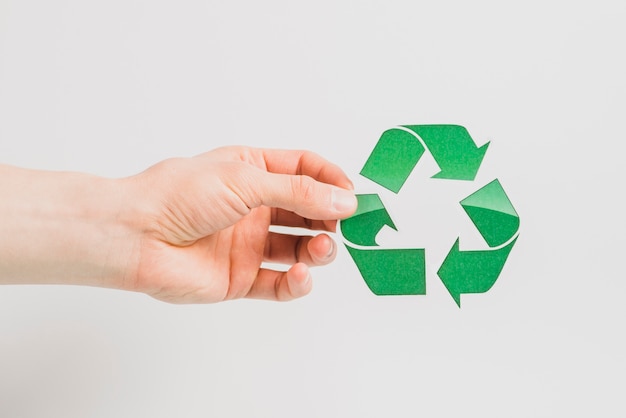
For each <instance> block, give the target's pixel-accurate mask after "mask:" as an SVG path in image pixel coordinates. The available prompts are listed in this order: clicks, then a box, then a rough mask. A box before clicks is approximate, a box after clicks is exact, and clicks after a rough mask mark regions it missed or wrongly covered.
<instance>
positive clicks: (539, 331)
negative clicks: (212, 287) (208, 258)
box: [0, 0, 626, 417]
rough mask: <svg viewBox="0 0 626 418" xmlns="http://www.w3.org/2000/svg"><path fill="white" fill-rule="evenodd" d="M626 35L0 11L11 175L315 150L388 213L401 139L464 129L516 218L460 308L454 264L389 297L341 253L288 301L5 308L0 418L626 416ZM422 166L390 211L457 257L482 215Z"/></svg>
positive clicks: (361, 14) (565, 14)
mask: <svg viewBox="0 0 626 418" xmlns="http://www.w3.org/2000/svg"><path fill="white" fill-rule="evenodd" d="M625 21H626V3H624V2H623V1H621V0H616V1H595V2H582V1H545V0H542V1H533V0H531V1H526V2H516V3H512V2H501V1H485V0H477V1H472V2H467V1H431V2H425V1H404V2H402V1H380V2H374V1H362V0H361V1H356V0H355V1H316V2H307V3H304V2H294V1H264V2H255V1H247V2H238V1H230V2H226V1H223V2H217V1H191V0H181V1H163V0H144V1H140V0H123V1H122V0H108V1H84V0H74V1H70V0H55V1H43V0H19V1H18V0H15V1H13V0H0V161H1V162H2V163H9V164H14V165H20V166H25V167H32V168H41V169H54V170H79V171H88V172H91V173H95V174H99V175H103V176H108V177H119V176H126V175H131V174H134V173H137V172H139V171H141V170H143V169H145V168H146V167H148V166H149V165H151V164H153V163H155V162H157V161H159V160H161V159H164V158H167V157H172V156H191V155H195V154H197V153H200V152H203V151H207V150H210V149H212V148H215V147H218V146H221V145H226V144H246V145H252V146H263V147H281V148H308V149H311V150H314V151H316V152H318V153H320V154H322V155H324V156H325V157H327V158H329V159H331V160H333V161H334V162H336V163H338V164H339V165H341V166H342V167H343V168H344V169H345V170H346V172H348V173H349V174H350V175H351V176H352V177H353V179H354V180H355V182H356V183H357V185H358V187H359V190H360V191H373V190H377V189H376V188H375V187H372V185H371V184H370V183H367V182H365V181H363V180H362V179H359V176H358V172H359V171H360V169H361V167H362V165H363V163H364V162H365V160H366V159H367V157H368V155H369V152H370V151H371V149H372V148H373V146H374V145H375V143H376V141H377V139H378V137H379V135H380V134H381V133H382V132H383V131H384V130H385V129H387V128H389V127H392V126H395V125H398V124H420V123H456V124H461V125H464V126H466V127H467V128H468V129H469V131H470V133H471V134H472V135H473V137H474V139H475V140H476V142H477V143H478V144H479V145H481V144H483V143H485V142H487V141H491V145H490V148H489V151H488V152H487V156H486V158H485V163H484V167H483V169H481V172H480V174H479V179H477V183H481V182H482V183H481V184H484V183H486V182H488V181H490V180H491V179H493V178H494V177H495V176H497V177H498V178H499V179H500V181H501V183H502V185H503V186H504V188H505V190H506V192H507V194H508V195H509V196H510V198H511V201H512V203H513V205H514V206H515V208H516V209H517V211H518V212H519V214H520V218H521V222H522V226H521V232H520V238H519V240H518V242H517V244H516V246H515V247H514V248H513V251H512V253H511V256H510V257H509V260H508V262H507V264H506V266H505V268H504V271H503V272H502V276H501V277H500V279H499V280H498V281H497V283H496V284H495V286H494V287H493V288H492V289H491V291H489V292H488V293H485V294H480V295H467V296H463V297H462V309H458V308H457V307H456V305H455V304H454V302H453V300H452V298H451V297H450V296H449V295H448V294H447V292H446V290H445V288H444V287H443V285H442V284H441V282H440V281H439V279H438V278H437V276H436V275H435V274H434V272H435V271H436V269H437V267H438V265H436V264H437V261H433V263H434V264H433V263H429V269H430V273H429V277H428V281H427V286H428V294H427V295H425V296H413V297H376V296H374V295H372V294H371V293H370V292H369V290H368V289H367V288H366V286H365V284H364V282H363V280H362V279H361V278H360V276H359V274H358V271H357V269H356V267H355V265H354V264H353V263H352V260H351V259H350V257H349V255H348V253H347V251H345V248H343V247H341V248H340V251H339V255H338V259H337V261H336V262H335V263H334V264H332V265H331V266H327V267H323V268H319V269H317V270H316V271H315V272H314V275H315V286H314V287H315V288H314V291H313V293H312V294H311V295H310V296H309V297H307V298H305V299H302V300H299V301H295V302H292V303H288V304H273V303H268V302H260V301H249V300H244V301H236V302H228V303H224V304H217V305H208V306H174V305H168V304H164V303H161V302H157V301H155V300H152V299H151V298H149V297H148V296H145V295H141V294H133V293H124V292H120V291H114V290H104V289H95V288H86V287H85V288H83V287H69V286H68V287H64V286H58V287H38V286H24V287H19V286H6V287H3V288H0V416H1V417H86V416H89V417H139V416H146V417H174V416H175V417H201V416H202V417H205V416H218V417H231V416H232V417H234V416H252V417H295V416H301V417H351V416H354V417H386V416H389V417H403V416H405V417H414V416H427V417H451V416H468V417H474V416H476V417H503V416H506V417H553V416H601V417H618V416H624V415H625V414H626V407H625V406H624V404H623V396H624V389H625V388H626V385H625V382H624V379H625V378H624V376H626V359H625V354H624V353H625V352H626V343H625V342H624V341H625V340H624V328H625V327H624V320H625V318H626V307H625V306H626V305H625V304H624V302H623V298H624V293H625V290H626V284H625V281H624V279H625V275H624V271H623V270H624V264H623V257H624V256H623V251H624V249H625V245H624V234H625V233H626V228H625V222H624V213H623V212H624V210H623V202H624V198H623V196H622V193H623V190H624V186H623V184H622V183H623V180H624V179H625V178H626V176H625V173H624V171H625V170H624V168H623V167H624V163H623V157H622V155H623V147H624V146H623V142H624V140H625V139H626V138H625V135H624V121H625V117H626V82H625V81H624V78H625V74H626V58H625V54H624V51H625V40H626V25H625V24H624V22H625ZM423 164H424V165H423V167H421V168H420V170H421V171H416V172H415V173H414V174H415V176H414V177H412V179H414V180H411V179H410V180H409V182H408V183H407V185H406V186H405V188H404V189H403V191H402V193H400V195H399V196H397V201H396V202H392V201H391V200H389V199H388V200H386V203H387V204H388V206H389V208H390V212H391V214H392V216H395V220H396V224H397V225H398V227H399V229H400V232H399V234H401V233H402V232H403V231H407V230H408V231H411V228H413V230H414V231H415V232H413V234H414V235H415V237H416V238H415V239H416V241H418V238H417V237H419V240H421V241H420V245H421V243H422V241H424V238H425V237H427V238H428V239H426V240H425V241H424V244H423V245H425V246H427V247H428V246H432V247H433V248H442V249H443V251H444V252H445V251H447V249H448V248H449V247H450V246H451V244H452V243H453V242H454V236H455V235H458V234H459V233H461V232H462V230H464V229H463V228H466V229H467V230H471V229H472V228H471V227H470V228H467V225H466V223H469V220H468V219H467V217H464V216H465V215H464V214H463V212H462V210H461V209H460V207H457V206H458V205H457V204H456V203H455V202H458V200H460V199H461V198H463V197H465V195H456V196H454V199H453V200H452V201H451V202H452V203H453V204H454V205H452V204H450V205H448V204H445V205H444V204H443V202H444V201H445V200H446V199H444V198H443V197H441V196H439V195H440V194H441V195H445V194H446V193H437V192H436V191H437V190H441V189H439V187H440V185H442V184H443V183H442V182H441V181H439V183H436V182H437V181H436V180H428V181H426V180H424V179H428V176H429V175H430V174H433V172H432V170H430V173H427V171H429V168H428V161H427V159H425V160H424V162H423ZM415 179H416V180H415ZM422 180H423V181H422ZM433 182H435V183H433ZM420 184H421V185H423V187H421V186H420ZM433 185H434V186H433ZM475 186H478V184H476V185H475ZM441 187H444V186H441ZM472 187H473V186H472ZM385 196H387V195H385ZM392 197H393V196H392ZM0 198H2V199H5V198H10V196H0ZM439 198H441V199H442V200H440V201H438V200H436V199H439ZM385 199H387V197H385ZM455 199H456V200H455ZM429 202H430V203H429ZM438 202H441V203H438ZM422 203H428V204H422ZM411 204H412V205H414V206H413V212H412V213H414V214H417V216H415V217H414V219H413V220H412V219H411V216H413V215H411V216H409V217H406V216H405V215H406V210H403V208H406V207H410V205H411ZM420 205H421V206H420ZM453 206H454V207H453ZM454 211H457V212H454ZM403 213H404V215H403ZM448 213H450V216H452V213H458V214H461V216H460V217H458V219H456V218H455V220H454V221H451V220H450V221H449V220H448V218H447V214H448ZM444 215H446V216H444ZM425 220H427V222H426V221H425ZM450 225H452V226H450ZM470 226H471V225H470ZM405 238H406V237H405ZM0 239H8V238H7V237H0ZM390 242H393V238H391V240H390ZM468 242H469V241H468ZM462 245H463V241H462ZM429 248H430V247H429ZM427 251H428V249H427ZM439 251H441V250H439ZM431 264H433V265H431Z"/></svg>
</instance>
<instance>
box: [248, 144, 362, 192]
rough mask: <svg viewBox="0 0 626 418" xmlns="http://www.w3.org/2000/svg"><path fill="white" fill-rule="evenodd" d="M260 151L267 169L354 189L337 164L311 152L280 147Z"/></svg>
mask: <svg viewBox="0 0 626 418" xmlns="http://www.w3.org/2000/svg"><path fill="white" fill-rule="evenodd" d="M260 151H261V152H262V153H263V159H264V160H265V164H266V167H267V171H270V172H272V173H278V174H293V175H304V176H309V177H312V178H314V179H315V180H317V181H321V182H323V183H328V184H333V185H335V186H338V187H341V188H344V189H349V190H352V189H354V186H353V184H352V182H351V181H350V179H349V178H348V176H347V175H346V173H344V172H343V170H342V169H341V168H339V166H337V165H335V164H333V163H331V162H329V161H327V160H326V159H324V158H323V157H321V156H319V155H317V154H315V153H313V152H310V151H301V150H300V151H299V150H280V149H275V150H274V149H264V150H260Z"/></svg>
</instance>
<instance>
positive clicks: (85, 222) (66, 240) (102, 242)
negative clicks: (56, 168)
mask: <svg viewBox="0 0 626 418" xmlns="http://www.w3.org/2000/svg"><path fill="white" fill-rule="evenodd" d="M0 170H2V173H0V174H2V175H3V177H4V178H5V179H8V180H5V181H4V182H2V183H0V191H1V193H2V195H3V196H5V197H4V198H3V203H0V216H2V217H3V218H4V220H3V221H0V251H1V255H0V281H1V282H4V283H40V284H44V283H62V284H81V285H91V286H101V287H112V288H126V287H127V285H126V283H127V282H128V281H132V277H133V273H134V271H133V266H134V265H136V264H137V263H136V262H135V261H134V259H135V258H136V254H137V251H136V248H137V247H138V243H139V233H138V231H137V230H136V228H134V227H133V223H132V221H131V219H130V217H129V216H127V215H126V213H127V212H125V210H124V205H125V204H128V203H129V202H128V199H127V198H126V196H125V193H126V188H125V187H123V184H122V183H123V181H121V180H110V179H104V178H100V177H96V176H91V175H86V174H81V173H60V172H42V171H34V170H24V169H19V168H13V167H0Z"/></svg>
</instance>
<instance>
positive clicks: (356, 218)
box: [340, 125, 520, 307]
mask: <svg viewBox="0 0 626 418" xmlns="http://www.w3.org/2000/svg"><path fill="white" fill-rule="evenodd" d="M488 146H489V143H486V144H485V145H483V146H482V147H480V148H479V147H477V146H476V144H475V143H474V140H473V139H472V137H471V136H470V135H469V133H468V132H467V130H466V129H465V128H464V127H462V126H458V125H415V126H401V127H397V128H393V129H389V130H387V131H385V132H383V134H382V136H381V137H380V139H379V141H378V143H377V144H376V146H375V147H374V150H373V151H372V153H371V154H370V157H369V158H368V160H367V161H366V163H365V165H364V167H363V169H362V170H361V175H363V176H364V177H366V178H368V179H370V180H372V181H374V182H375V183H378V184H380V185H381V186H383V187H385V188H386V189H388V190H391V191H392V192H394V193H398V192H399V191H400V189H401V188H402V186H403V185H404V183H405V181H406V180H407V178H408V177H409V175H410V174H411V172H412V171H413V169H414V168H415V166H416V165H417V163H418V162H419V160H420V158H421V157H422V155H423V154H424V152H425V151H426V150H428V151H429V152H430V153H431V154H432V155H433V157H434V159H435V162H436V163H437V165H438V166H439V168H440V169H441V171H440V172H439V173H437V174H435V175H434V176H433V178H438V179H448V180H465V181H473V180H474V179H475V177H476V174H477V173H478V170H479V168H480V165H481V163H482V160H483V158H484V156H485V153H486V151H487V148H488ZM357 199H358V204H359V205H358V208H357V211H356V213H355V214H354V215H353V216H352V217H350V218H348V219H345V220H343V221H341V224H340V228H341V233H342V234H343V237H344V239H345V246H346V248H347V249H348V252H349V253H350V255H351V257H352V259H353V260H354V262H355V264H356V265H357V268H358V269H359V271H360V272H361V275H362V276H363V279H364V280H365V283H366V284H367V286H368V287H369V288H370V290H371V291H372V292H373V293H374V294H376V295H424V294H426V261H425V259H426V258H425V255H426V249H424V248H416V249H405V248H402V249H383V248H379V246H378V244H377V243H376V235H377V234H378V233H379V232H380V230H381V229H382V228H383V227H384V226H385V225H387V226H389V227H391V228H393V229H394V230H397V229H396V226H395V225H394V223H393V220H392V219H391V217H390V216H389V213H388V212H387V210H386V209H385V206H384V205H383V202H382V201H381V199H380V197H379V196H378V195H376V194H366V195H357ZM460 204H461V206H462V207H463V209H464V210H465V212H466V213H467V215H468V216H469V218H470V220H471V221H472V223H473V224H474V226H476V228H477V229H478V231H479V232H480V234H481V236H482V237H483V238H484V240H485V242H486V243H487V245H488V247H489V248H488V249H483V250H472V251H461V250H460V245H459V241H460V238H457V240H456V242H455V243H454V244H453V246H452V248H451V249H450V252H449V253H448V256H447V257H446V259H445V260H444V261H443V263H442V265H441V267H440V268H439V270H438V271H437V274H438V276H439V278H440V279H441V281H442V282H443V284H444V285H445V287H446V288H447V289H448V291H449V292H450V295H451V296H452V298H453V299H454V301H455V302H456V303H457V305H458V306H459V307H461V294H464V293H484V292H487V291H488V290H489V289H491V287H492V286H493V285H494V283H495V282H496V280H497V279H498V277H499V275H500V273H501V272H502V269H503V268H504V264H505V263H506V260H507V258H508V256H509V254H510V252H511V249H512V248H513V246H514V245H515V242H516V241H517V237H518V235H519V234H518V230H519V223H520V222H519V216H518V214H517V212H516V211H515V208H513V205H512V204H511V201H510V200H509V198H508V197H507V195H506V193H505V192H504V189H503V188H502V185H501V184H500V182H499V181H498V179H495V180H493V181H492V182H490V183H489V184H487V185H485V186H483V187H481V188H480V189H478V190H477V191H476V192H474V193H472V194H471V195H470V196H468V197H466V198H465V199H463V200H461V202H460Z"/></svg>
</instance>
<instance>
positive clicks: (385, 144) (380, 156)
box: [361, 128, 424, 193]
mask: <svg viewBox="0 0 626 418" xmlns="http://www.w3.org/2000/svg"><path fill="white" fill-rule="evenodd" d="M423 154H424V146H423V145H422V144H421V143H420V142H419V141H418V140H417V138H415V136H413V134H411V133H410V132H407V131H405V130H403V129H398V128H393V129H389V130H387V131H385V132H383V134H382V135H381V137H380V139H379V140H378V143H377V144H376V146H375V147H374V149H373V150H372V153H371V154H370V156H369V158H368V159H367V161H366V162H365V165H364V166H363V169H362V170H361V175H362V176H364V177H367V178H368V179H370V180H372V181H374V182H376V183H378V184H380V185H381V186H383V187H385V188H387V189H389V190H391V191H392V192H394V193H398V191H400V188H401V187H402V185H403V184H404V182H405V181H406V179H407V178H408V177H409V174H411V171H413V168H414V167H415V165H416V164H417V162H418V161H419V159H420V158H421V157H422V155H423Z"/></svg>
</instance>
